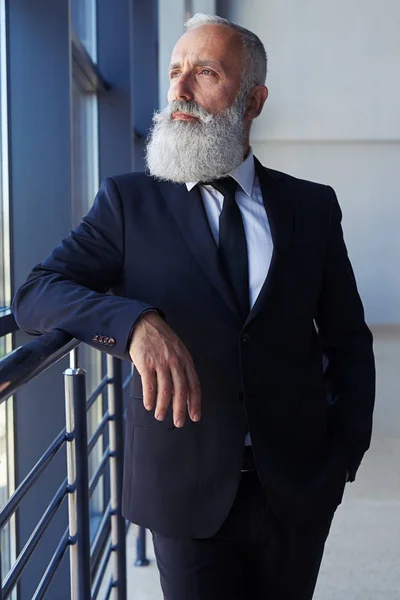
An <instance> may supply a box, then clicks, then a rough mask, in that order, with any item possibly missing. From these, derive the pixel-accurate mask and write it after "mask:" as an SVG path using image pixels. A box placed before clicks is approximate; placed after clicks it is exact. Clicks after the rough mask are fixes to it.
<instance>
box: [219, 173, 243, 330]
mask: <svg viewBox="0 0 400 600" xmlns="http://www.w3.org/2000/svg"><path fill="white" fill-rule="evenodd" d="M210 185H212V186H213V187H214V188H215V189H216V190H217V191H218V192H220V193H221V194H223V196H224V204H223V207H222V212H221V215H220V217H219V254H220V257H221V260H222V263H223V265H224V267H225V270H226V273H227V275H228V277H229V280H230V282H231V284H232V287H233V289H234V292H235V294H236V298H237V300H238V302H239V305H240V310H241V313H242V317H243V320H246V319H247V316H248V314H249V311H250V303H249V269H248V263H247V244H246V234H245V231H244V226H243V220H242V215H241V214H240V208H239V207H238V205H237V202H236V200H235V192H236V188H237V183H236V181H235V180H234V179H233V178H232V177H224V178H223V179H216V180H215V181H211V182H210Z"/></svg>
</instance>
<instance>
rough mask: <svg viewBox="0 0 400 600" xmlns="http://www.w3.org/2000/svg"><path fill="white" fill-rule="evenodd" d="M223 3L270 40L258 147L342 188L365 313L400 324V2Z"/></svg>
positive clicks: (296, 171) (280, 165)
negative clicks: (267, 97) (265, 94)
mask: <svg viewBox="0 0 400 600" xmlns="http://www.w3.org/2000/svg"><path fill="white" fill-rule="evenodd" d="M218 7H219V14H221V16H224V17H227V18H230V19H232V20H233V21H235V22H237V23H239V24H240V25H243V26H245V27H248V28H249V29H251V30H253V31H254V32H256V33H257V34H258V35H259V36H260V38H261V39H262V41H263V42H264V44H265V46H266V48H267V52H268V57H269V72H268V81H267V83H268V87H269V89H270V97H269V100H268V102H267V105H266V108H265V109H264V113H263V114H262V116H261V117H260V118H259V119H258V120H257V122H256V123H255V126H254V128H253V134H252V145H253V148H254V150H255V152H256V154H257V156H258V157H259V158H260V159H261V160H262V161H263V163H264V164H266V165H267V166H270V167H272V168H276V169H280V170H283V171H286V172H289V173H291V174H293V175H296V176H298V177H304V178H308V179H313V180H316V181H321V182H323V183H329V184H330V185H332V186H333V187H334V188H335V189H336V191H337V193H338V197H339V201H340V203H341V206H342V209H343V213H344V218H343V226H344V230H345V236H346V240H347V244H348V248H349V253H350V256H351V259H352V262H353V266H354V269H355V271H356V276H357V281H358V284H359V289H360V293H361V295H362V298H363V301H364V305H365V309H366V314H367V320H368V321H369V322H370V323H373V324H377V323H378V324H386V323H387V324H390V323H400V268H399V263H400V193H399V189H400V177H399V175H400V102H399V98H400V83H399V77H398V71H399V64H400V33H399V32H400V2H398V0H380V2H379V3H378V2H376V0H336V2H321V1H320V0H302V1H301V2H299V1H298V0H286V1H285V2H282V1H281V0H223V1H222V2H219V3H218Z"/></svg>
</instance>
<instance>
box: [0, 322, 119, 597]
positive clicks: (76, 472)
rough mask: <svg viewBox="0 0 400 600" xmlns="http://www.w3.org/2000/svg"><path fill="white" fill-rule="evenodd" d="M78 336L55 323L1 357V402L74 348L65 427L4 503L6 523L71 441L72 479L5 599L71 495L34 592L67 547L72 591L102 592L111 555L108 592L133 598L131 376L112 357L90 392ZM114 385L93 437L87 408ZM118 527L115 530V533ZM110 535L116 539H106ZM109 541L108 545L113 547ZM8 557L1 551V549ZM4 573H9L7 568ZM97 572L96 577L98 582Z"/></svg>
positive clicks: (23, 556) (27, 549)
mask: <svg viewBox="0 0 400 600" xmlns="http://www.w3.org/2000/svg"><path fill="white" fill-rule="evenodd" d="M78 345H79V342H78V341H77V340H75V339H72V338H71V336H70V335H68V334H66V333H65V332H63V331H59V330H56V331H51V332H49V333H46V334H44V335H42V336H40V337H38V338H37V339H35V340H33V341H32V342H29V343H28V344H25V345H24V346H22V347H21V348H18V349H17V350H15V351H13V352H11V353H10V354H8V355H7V356H6V357H4V358H3V359H2V360H0V403H1V402H3V401H5V400H6V399H7V398H9V397H10V396H11V395H12V394H14V393H15V392H16V391H18V390H19V389H21V388H22V387H23V386H24V385H25V384H26V383H27V382H28V381H31V380H32V379H33V378H35V377H37V376H39V375H40V374H41V373H43V372H44V371H45V370H46V369H47V368H49V367H51V366H53V365H54V364H55V363H56V362H57V361H59V360H60V359H62V358H63V357H65V356H66V355H67V354H68V353H71V356H70V363H71V365H72V367H73V368H69V369H67V370H66V371H65V372H64V379H65V397H66V427H65V429H64V430H63V431H61V432H60V434H59V435H58V436H57V437H56V438H55V440H54V441H53V442H52V443H51V445H50V446H49V447H48V448H47V449H46V451H45V452H44V454H43V455H42V456H41V457H40V459H39V460H38V462H37V463H36V465H35V466H34V467H33V468H32V469H31V471H30V472H29V473H28V475H27V476H26V477H25V479H24V480H23V481H22V482H21V483H20V485H19V486H18V488H17V489H16V491H15V492H14V494H13V495H12V496H11V497H10V498H9V500H8V501H7V503H6V504H5V505H4V506H3V508H2V509H1V511H0V529H1V528H2V527H4V526H5V525H6V523H7V522H8V521H9V519H10V518H11V517H12V516H13V515H14V514H15V512H16V510H17V509H18V507H19V505H20V503H21V501H22V500H23V498H24V497H25V495H26V494H27V492H28V491H29V490H30V489H31V487H32V486H33V485H34V484H35V482H36V481H37V480H38V478H39V477H40V475H41V474H42V473H43V471H44V470H45V469H46V467H47V466H48V465H49V464H50V463H51V461H52V460H53V459H54V457H55V456H56V455H57V453H58V452H59V450H60V448H62V447H63V446H64V444H66V447H67V469H66V471H67V479H66V480H65V482H64V483H63V484H62V486H61V487H60V488H59V490H58V492H57V493H56V494H55V495H54V497H53V498H52V499H51V501H50V503H49V505H48V507H47V509H46V510H45V512H44V514H43V516H42V517H41V519H40V520H39V522H38V524H37V525H36V527H35V529H34V531H33V532H32V534H31V536H30V538H29V540H28V541H27V543H26V544H25V546H24V548H23V549H22V551H21V552H20V554H19V556H18V557H17V560H16V562H15V563H14V565H13V566H12V568H11V569H10V571H9V572H8V573H7V574H6V576H5V579H4V581H3V584H2V586H0V600H4V599H5V598H7V597H9V596H10V594H11V593H12V591H13V589H14V588H15V586H16V584H17V583H18V581H19V579H20V578H21V576H22V574H23V572H24V569H25V567H26V566H27V564H28V562H29V559H30V557H31V556H32V554H33V552H34V550H35V548H36V547H37V545H38V544H39V542H40V539H41V537H42V535H43V533H44V531H45V530H46V529H47V526H48V525H49V524H50V522H51V520H52V519H53V517H54V515H55V514H56V512H57V511H58V509H59V507H60V505H61V504H62V502H63V500H64V498H65V497H68V513H69V527H68V530H67V531H66V533H65V534H64V536H63V537H62V538H61V540H60V542H59V544H58V546H57V548H56V550H55V552H54V554H53V556H52V558H51V559H50V562H49V564H48V565H47V568H46V570H45V572H44V574H43V576H42V578H41V580H40V582H39V584H38V586H37V588H36V590H35V592H34V596H33V600H41V598H43V597H44V596H45V594H46V591H47V589H48V587H49V585H50V583H51V580H52V578H53V576H54V574H55V572H56V570H57V568H58V566H59V565H60V563H61V560H62V558H63V556H64V554H65V552H66V550H67V548H69V550H70V576H71V598H72V600H82V599H85V600H87V599H89V598H96V597H97V595H98V593H99V590H100V587H101V586H102V584H103V578H104V575H105V573H106V571H107V567H108V563H109V561H110V558H111V557H114V558H113V561H112V578H111V581H110V583H109V586H108V589H107V593H106V597H109V596H110V594H111V593H112V591H113V590H114V595H113V598H115V599H116V600H126V593H127V590H126V532H127V527H126V522H125V519H124V518H123V517H122V515H121V511H120V503H121V494H122V443H123V442H122V440H123V391H124V389H126V387H127V385H128V384H129V380H130V378H127V379H126V380H125V381H124V382H123V380H122V363H121V361H120V360H118V359H116V358H113V357H111V356H108V357H107V375H106V376H105V377H103V379H102V380H101V382H100V384H99V385H98V386H97V388H96V389H95V390H94V392H93V393H92V394H91V395H90V397H89V398H88V399H87V398H86V385H85V377H86V372H85V371H84V370H83V369H80V368H79V366H78V351H77V347H78ZM105 390H107V396H108V410H107V411H106V412H105V413H104V414H103V416H102V419H101V422H100V423H99V425H98V427H97V429H96V431H95V432H94V433H93V435H92V437H91V438H90V440H89V441H88V438H87V410H88V409H89V408H90V406H92V405H93V403H94V401H95V400H96V398H97V397H98V396H99V395H100V394H101V393H102V392H103V391H105ZM107 425H108V428H109V429H108V433H109V446H108V447H107V449H106V451H105V453H104V455H103V457H102V460H101V462H100V465H99V466H98V468H97V469H96V471H95V473H94V475H93V477H92V479H91V481H90V482H89V476H88V455H89V454H90V452H91V451H92V450H93V448H94V446H95V444H96V442H97V440H98V439H99V437H100V436H101V435H102V434H104V433H105V432H106V428H107ZM108 463H109V465H110V477H109V480H110V502H109V505H108V507H107V509H106V511H105V514H104V516H103V518H102V520H101V523H100V530H99V531H98V532H97V534H96V537H95V540H94V543H93V544H92V547H91V546H90V530H89V499H90V496H91V494H92V493H93V491H94V489H95V487H96V485H97V483H98V481H99V480H100V478H101V475H102V474H103V473H104V470H105V467H106V466H107V465H108ZM110 534H111V536H110ZM107 537H108V539H109V540H110V537H111V540H110V541H109V542H108V545H107ZM107 548H108V549H107ZM0 558H1V557H0ZM3 575H4V574H3ZM92 575H93V576H95V581H94V582H93V583H92Z"/></svg>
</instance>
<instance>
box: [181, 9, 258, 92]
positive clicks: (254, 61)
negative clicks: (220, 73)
mask: <svg viewBox="0 0 400 600" xmlns="http://www.w3.org/2000/svg"><path fill="white" fill-rule="evenodd" d="M199 25H226V26H227V27H231V29H234V30H235V31H237V32H238V33H239V34H240V37H241V40H242V42H243V55H244V56H243V58H244V60H243V76H242V82H241V92H242V93H243V94H244V95H247V93H248V92H249V91H250V90H251V89H252V88H253V87H254V86H256V85H264V84H265V80H266V77H267V53H266V52H265V48H264V44H263V43H262V41H261V40H260V38H259V37H258V36H256V34H255V33H253V32H251V31H249V30H248V29H245V28H244V27H240V25H236V23H232V21H228V19H223V18H222V17H218V16H217V15H204V14H202V13H197V14H195V15H194V16H193V17H192V18H191V19H189V20H188V21H187V22H186V23H185V29H186V31H189V30H190V29H193V28H194V27H198V26H199Z"/></svg>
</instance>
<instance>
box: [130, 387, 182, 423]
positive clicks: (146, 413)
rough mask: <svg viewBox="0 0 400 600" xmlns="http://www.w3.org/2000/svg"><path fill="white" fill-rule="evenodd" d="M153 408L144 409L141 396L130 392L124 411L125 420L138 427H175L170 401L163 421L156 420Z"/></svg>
mask: <svg viewBox="0 0 400 600" xmlns="http://www.w3.org/2000/svg"><path fill="white" fill-rule="evenodd" d="M154 413H155V408H153V410H146V409H145V407H144V404H143V396H139V395H136V394H131V395H130V398H129V401H128V407H127V411H126V420H127V421H129V422H130V423H133V424H134V425H139V426H140V427H153V428H157V429H176V427H175V425H174V420H173V413H172V402H170V403H169V405H168V408H167V412H166V415H165V417H164V420H163V421H158V420H157V419H156V418H155V416H154Z"/></svg>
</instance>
